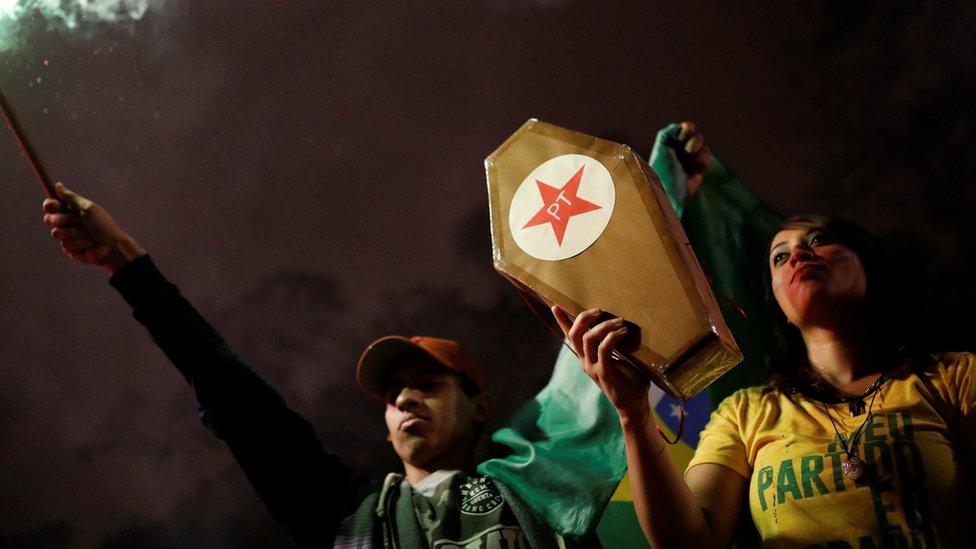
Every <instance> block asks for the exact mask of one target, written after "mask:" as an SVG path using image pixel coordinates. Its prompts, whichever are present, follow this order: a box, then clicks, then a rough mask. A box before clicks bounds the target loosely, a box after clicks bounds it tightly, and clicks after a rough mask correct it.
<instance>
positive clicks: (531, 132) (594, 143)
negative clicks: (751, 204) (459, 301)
mask: <svg viewBox="0 0 976 549" xmlns="http://www.w3.org/2000/svg"><path fill="white" fill-rule="evenodd" d="M567 154H579V155H585V156H588V157H590V158H593V159H596V160H597V161H599V162H600V163H601V164H602V165H603V166H604V167H605V168H606V170H607V171H609V173H610V177H611V178H612V181H613V187H614V192H615V193H616V195H615V201H614V206H613V210H612V216H611V217H610V220H609V222H608V224H607V225H606V228H605V229H604V230H603V232H602V234H600V236H599V237H598V238H597V239H596V241H595V242H593V243H592V244H591V245H590V246H589V247H587V248H586V249H585V250H583V251H582V252H581V253H579V254H578V255H575V256H573V257H569V258H566V259H561V260H555V261H552V260H541V259H537V258H536V257H533V256H531V255H529V254H528V253H526V252H525V251H524V250H523V249H522V248H520V247H519V245H518V244H517V243H516V241H515V238H514V237H513V234H512V230H513V229H512V228H511V227H510V225H509V214H510V206H511V203H512V199H513V197H514V196H515V193H516V191H517V189H518V188H519V186H520V185H521V184H522V183H523V181H524V180H525V179H526V176H527V175H529V174H530V173H531V172H532V171H533V170H534V169H535V168H536V167H537V166H539V165H540V164H542V163H543V162H546V161H547V160H549V159H552V158H555V157H558V156H561V155H567ZM485 167H486V171H487V177H488V192H489V208H490V214H491V230H492V245H493V259H494V263H495V268H496V269H497V270H498V271H499V272H500V273H501V274H503V275H505V276H506V277H507V278H508V279H509V280H511V281H512V282H513V283H515V284H516V285H517V286H519V287H520V288H522V289H525V290H528V291H529V292H531V293H532V294H534V295H536V296H537V297H538V298H539V299H541V300H542V301H544V302H545V303H547V304H552V303H559V304H560V305H561V306H562V307H564V308H565V309H567V310H568V311H569V312H571V313H573V314H578V313H579V312H581V311H582V310H585V309H588V308H591V307H600V308H601V309H603V310H605V311H608V312H610V313H612V314H614V315H617V316H621V317H623V318H625V319H627V320H628V321H630V322H632V323H634V324H636V325H637V326H638V327H639V328H640V334H641V340H640V344H639V347H638V348H637V349H636V350H633V352H630V353H620V354H621V358H623V359H624V360H626V361H628V362H630V363H631V364H633V365H635V366H637V367H638V368H640V369H641V370H643V371H644V372H646V373H647V374H648V375H649V376H651V377H652V379H654V381H655V382H656V383H658V385H660V386H661V387H662V388H663V389H664V390H665V391H667V392H668V393H670V394H672V395H674V396H676V397H678V398H682V399H687V398H690V397H691V396H693V395H694V393H697V392H698V391H700V390H701V389H703V388H704V387H705V386H706V385H707V384H708V383H710V382H711V381H713V380H714V379H715V378H717V377H718V376H719V375H721V373H724V372H725V371H726V370H728V369H729V368H731V367H732V366H733V365H734V364H736V363H738V362H739V361H740V360H741V354H740V353H739V350H738V348H737V347H736V345H735V342H734V340H733V339H732V336H731V333H730V332H729V331H728V328H727V327H726V326H725V323H724V321H723V319H722V317H721V314H720V313H719V309H718V306H717V304H716V303H715V299H714V297H713V296H712V293H711V290H710V288H709V287H708V285H707V282H706V279H705V277H704V275H703V274H702V272H701V268H700V267H699V266H698V263H697V261H696V260H695V257H694V253H693V252H692V251H691V248H690V244H689V243H688V239H687V237H686V236H685V235H684V232H683V230H682V229H681V225H680V222H679V221H678V219H677V217H676V216H675V214H674V211H673V209H672V208H671V205H670V203H669V202H668V200H667V196H666V195H665V194H664V191H663V189H662V188H661V186H660V183H659V182H658V181H657V178H656V176H655V175H654V173H653V172H652V171H651V169H650V167H648V166H647V164H646V163H645V162H644V161H643V160H642V159H640V158H639V157H638V156H637V155H636V154H635V153H634V152H633V151H632V150H631V149H630V148H629V147H627V146H625V145H621V144H618V143H614V142H611V141H606V140H602V139H598V138H595V137H592V136H588V135H585V134H581V133H578V132H574V131H571V130H567V129H564V128H560V127H558V126H554V125H551V124H547V123H545V122H540V121H538V120H534V119H532V120H529V121H528V122H526V123H525V124H524V125H523V126H522V127H521V128H520V129H519V130H518V131H516V132H515V134H514V135H512V137H510V138H509V139H508V140H506V141H505V142H504V143H503V144H502V145H501V146H500V147H499V148H498V149H497V150H496V151H495V152H494V153H492V154H491V155H490V156H489V157H488V158H487V159H486V160H485ZM584 177H585V176H584ZM559 183H562V182H557V184H559ZM569 223H570V225H569V226H568V227H567V232H568V231H570V230H572V227H573V225H572V223H573V220H570V221H569ZM554 242H555V241H554Z"/></svg>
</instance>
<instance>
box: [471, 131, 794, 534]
mask: <svg viewBox="0 0 976 549" xmlns="http://www.w3.org/2000/svg"><path fill="white" fill-rule="evenodd" d="M678 131H679V127H678V126H677V125H676V124H672V125H670V126H668V127H667V128H665V129H663V130H661V131H660V132H659V133H658V136H657V140H656V142H655V145H654V150H653V151H652V153H651V167H652V168H653V169H654V171H655V172H656V173H657V174H658V176H659V178H660V179H661V183H662V184H663V186H664V188H665V190H666V191H667V193H668V196H669V198H670V199H671V203H672V205H673V206H674V207H675V210H676V211H677V213H678V215H679V216H680V217H681V220H682V225H683V226H684V228H685V232H686V233H687V234H688V237H689V239H690V240H691V243H692V245H693V246H694V249H695V252H696V254H697V255H698V259H699V262H700V263H701V265H702V267H703V268H704V270H705V273H706V275H708V276H709V278H710V280H711V284H712V288H713V290H714V292H715V294H716V296H717V297H718V300H719V305H720V307H721V308H722V314H723V316H724V317H725V321H726V322H727V323H728V325H729V328H730V329H731V330H732V332H733V334H734V336H735V339H736V341H737V342H738V344H739V346H740V347H741V349H742V351H743V354H744V355H745V361H744V362H743V363H742V364H740V365H739V366H737V367H735V368H733V369H732V370H731V371H730V372H728V373H726V374H725V375H724V376H723V377H722V378H720V379H719V380H718V381H716V382H715V383H713V384H712V385H710V386H709V388H708V390H706V391H703V392H702V393H700V394H699V395H697V396H696V397H695V398H693V399H691V400H689V401H688V402H686V403H684V409H685V412H686V418H685V427H684V430H683V432H682V433H681V438H680V440H679V441H678V442H677V443H676V444H674V445H672V446H670V447H669V448H670V451H671V452H672V453H673V455H674V457H675V461H676V462H677V463H678V466H679V467H682V468H683V467H684V466H685V465H686V464H687V463H688V461H689V460H690V459H691V456H692V454H693V453H694V449H695V447H696V446H697V444H698V436H699V433H700V432H701V430H702V428H704V426H705V424H706V423H707V421H708V418H709V416H710V414H711V413H712V410H714V409H715V407H716V405H717V404H718V403H719V402H720V401H721V400H722V399H724V398H725V397H726V396H728V395H729V394H731V393H732V392H733V391H735V390H736V389H739V388H741V387H746V386H750V385H756V384H760V383H763V382H764V381H765V378H766V372H765V369H764V367H763V365H762V360H761V352H762V349H763V348H764V347H765V346H766V343H767V338H769V337H770V335H769V333H768V331H767V330H768V326H770V325H771V323H770V319H769V317H768V314H767V313H766V308H765V305H764V303H763V295H764V290H763V287H762V280H763V279H762V276H761V275H762V269H765V268H766V253H767V250H768V246H769V242H770V239H771V238H772V237H773V235H774V234H775V231H776V230H777V228H778V227H779V226H780V222H781V219H782V218H781V217H780V215H779V214H777V213H776V212H774V211H773V210H771V209H770V208H769V207H768V206H766V205H765V204H763V203H762V202H761V201H760V200H759V199H758V198H757V197H756V196H755V194H754V193H753V192H752V191H751V190H749V188H748V187H746V186H745V184H744V183H743V182H742V181H741V180H740V179H739V178H738V177H737V176H736V175H735V174H733V173H732V172H731V171H729V170H728V169H726V168H725V166H723V165H722V163H721V162H719V161H718V160H716V159H713V160H712V162H711V164H710V165H709V167H708V168H707V170H706V172H705V174H704V179H703V181H702V184H701V186H700V187H699V189H698V191H697V192H696V193H695V194H694V195H693V196H691V197H687V196H686V193H685V183H686V181H687V175H686V174H685V172H684V171H683V170H682V168H681V165H680V162H679V161H678V155H679V154H680V153H678V152H676V151H675V150H674V149H673V148H672V147H671V143H676V142H677V141H678V140H677V134H678ZM650 398H651V400H652V403H653V404H654V409H655V415H656V419H657V422H658V425H659V426H660V427H661V429H662V430H663V431H665V433H666V434H667V435H668V436H669V438H670V439H671V440H673V439H674V437H675V436H676V434H677V430H678V422H679V419H680V416H681V412H680V403H679V402H677V401H675V400H674V399H672V398H671V397H669V396H667V395H664V394H663V392H661V391H660V390H656V389H655V390H653V391H652V393H651V395H650ZM492 443H493V444H494V447H495V452H493V453H495V454H496V455H498V456H499V457H496V458H493V459H489V460H487V461H485V462H483V463H481V464H480V465H479V466H478V471H479V472H480V473H482V474H484V475H486V476H489V477H491V478H495V479H498V480H501V481H503V482H504V483H506V484H507V485H508V486H510V487H512V488H513V489H514V490H515V491H516V492H517V493H518V494H519V496H520V497H521V498H522V499H523V500H524V501H525V503H527V504H528V505H529V506H531V507H532V508H533V509H534V510H535V511H536V512H538V513H539V514H540V515H541V516H542V517H543V518H545V519H546V521H547V522H548V523H549V524H550V525H552V526H553V528H554V529H555V530H556V531H558V532H560V533H561V534H563V535H566V536H570V537H575V536H582V535H585V534H588V533H591V532H592V531H593V529H594V525H597V527H596V531H597V533H598V535H599V537H600V540H601V541H602V542H603V544H604V545H605V546H607V547H641V546H646V542H645V540H644V535H643V533H642V532H641V530H640V526H639V525H638V524H637V519H636V516H635V514H634V507H633V503H632V499H631V496H630V487H629V485H628V483H627V478H626V476H625V473H626V469H627V463H626V456H625V454H624V442H623V434H622V433H621V430H620V425H619V422H618V419H617V414H616V411H615V410H614V409H613V406H611V405H610V403H609V401H608V400H607V399H606V397H604V396H603V394H602V393H601V392H600V391H599V389H598V388H597V386H596V384H594V383H593V382H592V381H591V380H590V379H589V378H588V377H586V375H585V374H583V372H582V369H581V368H580V367H579V360H578V359H577V358H576V356H575V355H573V354H572V352H570V351H569V350H568V349H566V348H564V349H563V350H562V351H561V352H560V354H559V357H558V358H557V360H556V364H555V368H554V369H553V375H552V378H551V379H550V381H549V384H548V385H547V386H546V387H545V388H544V389H543V390H542V391H541V392H540V393H539V394H538V395H537V396H536V398H535V399H533V400H532V401H531V402H529V403H528V404H527V405H525V406H524V407H523V408H521V409H520V410H519V411H518V412H517V413H516V414H515V416H514V417H513V418H512V419H511V420H510V421H509V423H508V425H507V426H506V427H505V428H503V429H500V430H499V431H497V432H495V433H494V434H493V435H492ZM582 486H586V487H589V490H586V491H581V490H580V487H582Z"/></svg>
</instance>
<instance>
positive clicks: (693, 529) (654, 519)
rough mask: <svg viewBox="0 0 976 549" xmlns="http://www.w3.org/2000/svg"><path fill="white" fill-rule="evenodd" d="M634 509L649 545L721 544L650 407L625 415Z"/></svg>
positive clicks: (622, 416)
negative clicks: (673, 456)
mask: <svg viewBox="0 0 976 549" xmlns="http://www.w3.org/2000/svg"><path fill="white" fill-rule="evenodd" d="M620 424H621V426H622V427H623V432H624V441H625V442H626V445H627V466H628V471H629V472H628V476H629V482H630V491H631V494H632V496H633V499H634V510H635V511H636V513H637V519H638V521H639V522H640V525H641V529H642V530H643V531H644V535H645V536H646V537H647V540H648V542H650V544H651V545H652V546H653V547H655V548H656V549H660V548H663V547H672V546H681V547H687V546H689V544H692V545H694V546H698V547H715V546H716V545H720V544H722V541H721V540H718V539H716V536H715V535H714V532H713V531H712V529H711V528H710V527H709V524H708V521H707V519H706V517H705V513H704V512H703V511H702V507H701V505H700V503H699V502H698V499H697V498H696V497H695V494H694V493H692V491H691V490H690V489H689V488H688V484H687V483H686V482H685V479H684V477H683V476H682V474H681V471H680V470H679V469H678V466H677V465H676V464H675V462H674V459H673V458H672V457H671V453H670V452H668V451H667V448H666V446H665V443H664V441H663V440H662V439H661V437H660V435H659V434H658V432H657V426H656V424H655V422H654V417H653V413H652V412H651V410H650V408H649V407H648V408H646V409H645V410H641V411H638V412H636V413H633V414H625V413H621V414H620Z"/></svg>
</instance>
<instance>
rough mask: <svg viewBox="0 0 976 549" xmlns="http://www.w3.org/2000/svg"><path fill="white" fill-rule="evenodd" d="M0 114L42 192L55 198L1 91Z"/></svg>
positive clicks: (38, 159) (45, 171)
mask: <svg viewBox="0 0 976 549" xmlns="http://www.w3.org/2000/svg"><path fill="white" fill-rule="evenodd" d="M0 112H2V113H3V117H4V119H5V120H6V121H7V127H8V128H10V131H11V132H13V134H14V139H15V140H16V141H17V146H18V147H20V152H21V153H22V154H23V155H24V158H26V159H27V163H28V164H30V167H31V170H33V171H34V176H35V177H36V178H37V180H38V182H40V184H41V186H43V187H44V192H46V193H47V195H48V196H49V197H51V198H57V193H55V192H54V184H52V183H51V178H50V177H48V175H47V170H45V169H44V165H43V164H41V159H40V158H38V156H37V153H36V152H34V147H32V146H31V144H30V140H28V139H27V134H26V133H24V130H23V128H22V127H21V126H20V124H19V123H18V122H17V117H16V116H14V112H13V110H11V109H10V104H9V103H7V98H6V97H4V96H3V91H2V90H0Z"/></svg>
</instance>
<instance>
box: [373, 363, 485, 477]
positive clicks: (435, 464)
mask: <svg viewBox="0 0 976 549" xmlns="http://www.w3.org/2000/svg"><path fill="white" fill-rule="evenodd" d="M391 370H392V373H391V374H390V376H389V378H388V380H387V384H386V388H385V395H386V413H385V417H386V427H387V429H388V430H389V433H390V435H389V438H390V442H392V443H393V449H394V450H395V451H396V453H397V455H398V456H399V457H400V459H401V460H402V461H403V462H404V463H405V464H409V465H412V466H414V467H417V468H421V469H426V470H428V471H433V470H436V469H447V468H452V469H460V468H463V467H465V466H466V465H467V462H468V460H469V459H470V456H471V454H472V452H473V451H474V447H475V445H476V444H477V442H478V440H477V438H478V435H479V433H480V430H479V429H478V428H477V426H476V424H477V423H482V424H483V423H484V422H485V421H486V420H487V413H488V411H487V401H486V399H485V397H484V395H476V396H469V395H468V394H467V393H465V392H464V390H463V389H462V388H461V378H460V377H459V376H458V374H455V373H454V372H452V371H450V370H448V369H447V368H445V367H444V366H442V365H440V364H438V363H437V362H435V361H434V360H432V359H430V358H429V357H426V356H424V355H419V354H418V355H408V356H404V357H402V358H400V359H398V361H397V364H395V365H393V368H391Z"/></svg>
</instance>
